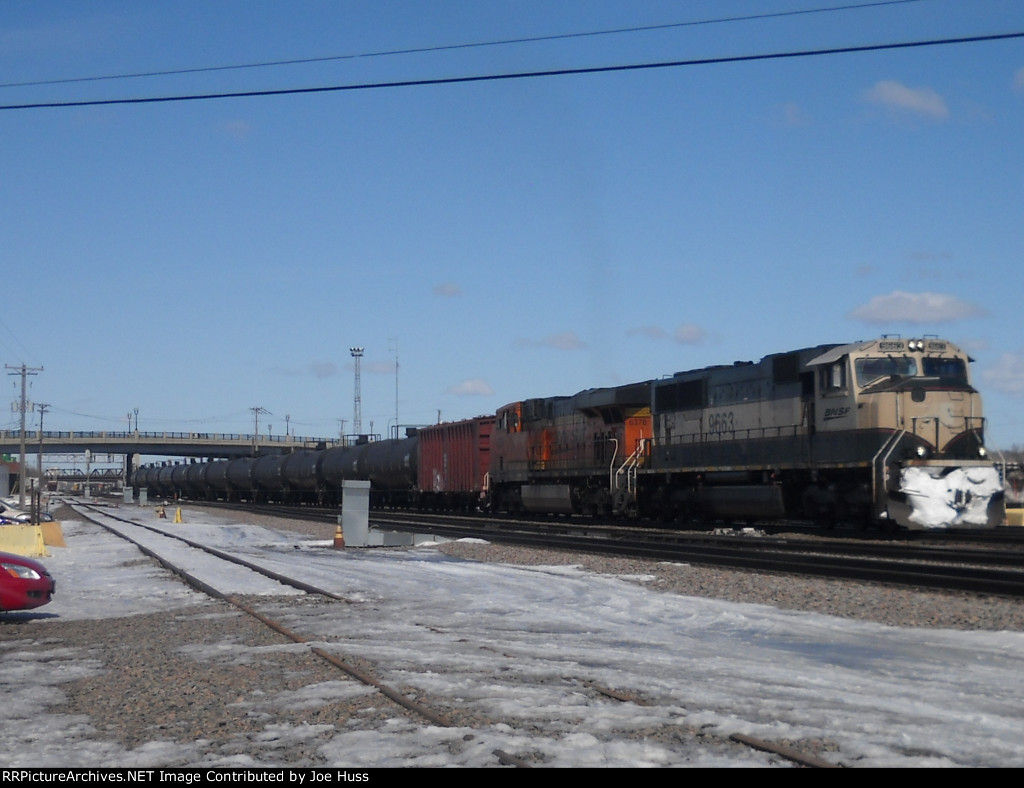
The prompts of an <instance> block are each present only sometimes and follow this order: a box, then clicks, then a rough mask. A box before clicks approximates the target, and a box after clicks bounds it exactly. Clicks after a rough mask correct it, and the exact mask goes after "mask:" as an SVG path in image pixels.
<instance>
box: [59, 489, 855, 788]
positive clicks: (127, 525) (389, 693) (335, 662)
mask: <svg viewBox="0 0 1024 788" xmlns="http://www.w3.org/2000/svg"><path fill="white" fill-rule="evenodd" d="M74 508H75V510H76V512H77V513H78V514H79V515H80V516H82V517H84V518H85V519H88V520H89V521H90V522H93V523H95V524H96V525H99V526H100V527H102V528H104V529H106V530H107V531H109V532H111V533H114V534H116V535H117V536H119V537H121V538H123V539H126V540H128V541H129V542H131V543H132V544H134V545H136V547H137V548H138V549H139V550H140V551H142V552H143V553H145V554H146V555H147V556H149V557H151V558H152V559H153V560H155V561H157V562H158V563H159V564H161V565H162V566H163V567H165V568H166V569H167V570H169V571H171V572H173V573H174V574H176V575H177V576H179V577H180V578H182V579H183V580H184V581H185V582H186V583H187V584H188V585H189V586H191V587H192V588H194V589H195V590H197V591H200V592H202V593H204V594H207V595H208V596H210V597H212V598H215V599H218V600H222V601H224V602H227V603H228V604H231V605H232V606H234V607H235V608H237V609H238V610H240V611H242V612H244V613H245V614H247V615H249V616H252V617H253V618H254V619H256V620H257V621H259V622H260V623H262V624H263V625H265V626H267V627H269V628H271V629H273V630H274V631H275V632H277V633H278V634H280V635H282V636H283V637H286V638H288V639H289V640H291V641H293V642H295V643H301V644H305V645H306V646H307V647H308V649H309V650H310V652H311V653H313V654H315V655H316V656H318V657H320V658H321V659H323V660H325V661H326V662H327V663H329V664H330V665H332V666H334V667H336V668H337V669H339V670H340V671H342V672H344V673H345V674H346V675H348V676H350V677H351V678H354V679H356V680H358V681H360V682H362V683H364V684H366V685H367V686H370V687H372V688H374V689H375V690H377V691H379V692H380V693H381V694H382V695H383V696H385V697H387V698H388V699H390V700H391V701H393V702H394V703H396V704H398V705H400V706H401V707H402V708H403V709H405V710H406V711H408V712H409V713H411V714H413V715H415V716H418V717H419V718H421V719H422V720H423V721H424V722H425V723H427V724H429V725H433V726H439V727H456V726H460V727H464V723H460V722H457V721H455V720H453V719H452V718H451V714H450V712H447V711H442V710H438V709H437V708H434V707H431V706H430V705H427V704H425V703H424V702H422V701H420V700H417V699H414V698H411V697H409V695H408V694H407V693H405V692H403V691H401V690H400V689H399V688H397V687H393V686H390V685H389V684H387V683H385V682H383V681H381V680H380V679H378V678H377V677H375V676H374V675H373V674H372V672H371V671H369V670H367V669H366V668H361V667H357V666H356V665H355V662H356V660H350V659H347V658H345V657H342V656H339V655H338V653H337V652H338V649H337V648H336V647H334V644H332V648H331V649H330V650H328V649H326V648H323V647H322V646H319V645H316V642H317V641H321V640H322V638H317V639H315V641H314V640H313V639H311V638H307V637H306V636H304V635H302V634H300V633H298V632H296V631H294V630H293V629H290V628H289V627H287V626H285V625H284V624H282V623H281V622H280V621H278V620H275V619H274V618H272V617H270V616H267V615H265V614H264V613H261V612H259V611H258V610H256V609H255V608H254V607H253V606H252V605H251V604H249V603H247V602H246V601H244V600H243V599H241V598H239V596H238V595H236V594H233V593H230V592H227V591H224V590H222V589H223V588H225V587H230V586H231V585H232V583H231V581H230V578H228V575H229V574H230V573H234V572H250V573H255V574H257V575H259V577H260V578H262V580H261V581H260V582H263V581H265V582H266V583H273V584H284V585H285V586H287V587H288V588H290V589H292V592H291V593H303V594H315V595H319V596H323V597H324V598H326V599H329V600H331V601H334V602H340V603H342V604H349V603H351V600H349V599H347V598H346V597H344V596H343V595H339V594H337V593H335V592H333V591H331V590H330V589H327V588H321V587H318V586H316V585H315V584H311V583H309V582H307V581H305V580H302V579H301V578H294V577H292V576H290V575H289V574H287V573H283V572H280V571H278V570H275V569H273V568H272V567H269V566H266V565H264V564H263V563H262V562H260V561H258V560H252V559H251V558H243V557H241V556H239V555H234V554H232V553H230V552H228V551H225V550H222V549H218V548H215V547H211V546H210V545H206V544H202V543H201V542H200V541H197V540H195V539H191V538H187V537H185V536H183V535H182V534H181V533H174V532H173V525H171V524H168V526H167V527H164V526H163V525H160V526H154V525H149V524H144V523H142V522H139V521H138V520H137V519H128V518H125V517H121V516H119V515H117V514H114V513H112V512H111V511H109V510H107V509H105V508H103V507H95V506H85V505H80V504H79V505H76V506H75V507H74ZM178 530H181V529H178ZM182 544H183V545H185V546H187V548H188V549H187V550H186V551H185V554H186V555H187V556H188V557H187V558H184V559H183V558H182V555H183V549H182V547H181V545H182ZM170 545H173V546H170ZM225 565H227V566H229V568H228V569H225V568H224V567H225ZM244 582H245V583H246V584H248V583H250V582H251V581H249V580H246V581H244ZM278 593H280V592H278ZM481 648H489V647H488V646H484V645H482V646H481ZM566 680H567V681H569V680H571V677H566ZM577 683H578V684H579V685H580V686H584V687H586V689H587V691H588V692H590V693H593V694H595V695H600V696H602V697H604V698H606V699H611V700H612V701H617V702H622V703H634V704H637V705H648V701H646V700H645V699H644V698H643V697H642V696H641V695H638V694H635V693H624V692H622V691H617V690H614V689H610V688H607V687H604V686H601V685H600V684H597V683H595V682H594V681H592V680H586V679H579V680H578V681H577ZM444 705H449V706H451V705H457V701H455V700H451V701H448V702H446V704H444ZM492 724H494V723H492ZM729 739H730V741H732V742H734V743H735V744H737V745H741V746H743V747H747V748H751V749H756V750H763V751H767V752H771V753H774V754H775V755H778V756H780V757H782V758H784V759H787V760H790V761H793V762H796V763H799V764H802V765H806V766H815V767H827V768H834V767H835V764H834V763H829V762H827V761H824V760H821V759H819V758H816V757H815V756H813V755H810V754H807V753H804V752H801V751H799V750H797V749H794V748H792V747H790V746H787V745H780V744H776V743H773V742H768V741H764V740H761V739H758V738H756V737H751V736H744V735H740V734H736V735H733V736H731V737H729ZM492 755H493V757H494V759H495V762H496V763H497V764H501V765H510V766H517V767H528V766H530V764H529V763H528V762H527V761H526V760H524V759H523V758H521V757H518V756H517V755H515V754H513V753H509V752H506V751H504V750H500V749H495V750H494V751H493V753H492Z"/></svg>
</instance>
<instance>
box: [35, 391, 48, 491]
mask: <svg viewBox="0 0 1024 788" xmlns="http://www.w3.org/2000/svg"><path fill="white" fill-rule="evenodd" d="M49 409H50V406H49V405H48V404H47V403H45V402H37V403H36V410H38V411H39V456H38V459H39V462H38V464H37V468H38V470H39V482H40V484H42V481H43V416H45V415H46V411H47V410H49Z"/></svg>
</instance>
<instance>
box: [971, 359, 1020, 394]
mask: <svg viewBox="0 0 1024 788" xmlns="http://www.w3.org/2000/svg"><path fill="white" fill-rule="evenodd" d="M981 376H982V377H983V378H984V379H985V382H986V383H988V385H990V386H991V387H992V388H994V389H998V390H999V391H1005V392H1007V393H1009V394H1021V395H1024V353H1004V354H1003V355H1001V356H1000V357H999V360H998V361H996V363H995V364H993V365H992V366H991V367H989V368H988V369H986V370H985V371H984V372H982V373H981Z"/></svg>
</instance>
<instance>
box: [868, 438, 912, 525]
mask: <svg viewBox="0 0 1024 788" xmlns="http://www.w3.org/2000/svg"><path fill="white" fill-rule="evenodd" d="M906 434H907V430H906V428H904V429H901V430H900V431H899V432H894V433H893V434H892V435H890V436H889V439H888V440H887V441H886V442H885V443H883V444H882V447H881V448H880V449H879V450H878V451H877V452H876V453H875V456H874V457H872V458H871V468H872V473H871V497H872V500H874V502H875V506H876V507H877V506H878V505H879V503H880V502H881V501H882V500H884V498H885V467H886V466H887V465H888V464H889V457H890V456H892V453H893V452H894V451H896V447H897V446H899V444H900V441H902V440H903V436H904V435H906ZM890 444H892V445H891V446H890ZM886 447H888V451H886ZM882 452H885V456H884V457H883V456H882Z"/></svg>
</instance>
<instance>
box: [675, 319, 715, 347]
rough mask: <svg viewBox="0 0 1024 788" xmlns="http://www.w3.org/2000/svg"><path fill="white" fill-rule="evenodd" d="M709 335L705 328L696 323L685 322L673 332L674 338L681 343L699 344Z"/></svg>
mask: <svg viewBox="0 0 1024 788" xmlns="http://www.w3.org/2000/svg"><path fill="white" fill-rule="evenodd" d="M705 336H707V334H706V333H705V331H704V329H703V328H701V327H700V326H698V325H696V324H694V323H683V325H681V326H678V327H677V328H676V330H675V334H673V339H675V341H676V342H678V343H679V344H680V345H699V344H700V343H701V342H703V341H704V337H705Z"/></svg>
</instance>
